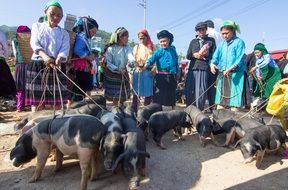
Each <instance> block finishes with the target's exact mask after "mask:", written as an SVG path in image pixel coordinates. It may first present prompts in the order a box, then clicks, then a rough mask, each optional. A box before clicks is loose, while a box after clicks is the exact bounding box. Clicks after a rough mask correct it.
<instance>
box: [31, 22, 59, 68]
mask: <svg viewBox="0 0 288 190" xmlns="http://www.w3.org/2000/svg"><path fill="white" fill-rule="evenodd" d="M40 25H41V24H40V23H34V24H33V25H32V30H31V38H30V46H31V48H32V50H33V52H34V53H35V54H36V55H39V56H40V57H41V58H42V59H43V61H44V63H45V64H46V65H49V64H50V63H54V61H55V60H54V59H53V58H51V57H49V56H48V55H47V53H46V52H45V51H44V49H43V47H42V46H41V44H40V41H39V39H38V35H39V33H40V31H39V27H40Z"/></svg>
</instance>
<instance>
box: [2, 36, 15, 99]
mask: <svg viewBox="0 0 288 190" xmlns="http://www.w3.org/2000/svg"><path fill="white" fill-rule="evenodd" d="M8 54H9V53H8V42H7V38H6V36H5V34H4V33H2V32H1V31H0V96H2V97H5V98H9V99H14V98H15V95H16V86H15V82H14V79H13V76H12V74H11V71H10V68H9V66H8V64H7V62H6V59H7V58H8Z"/></svg>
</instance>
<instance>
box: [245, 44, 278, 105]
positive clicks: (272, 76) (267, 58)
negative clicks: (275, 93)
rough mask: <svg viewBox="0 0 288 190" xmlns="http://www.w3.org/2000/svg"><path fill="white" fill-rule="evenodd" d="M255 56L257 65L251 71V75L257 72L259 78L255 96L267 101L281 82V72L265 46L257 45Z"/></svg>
mask: <svg viewBox="0 0 288 190" xmlns="http://www.w3.org/2000/svg"><path fill="white" fill-rule="evenodd" d="M254 54H255V56H256V64H255V66H254V67H253V68H251V70H250V73H251V72H254V71H255V72H256V76H255V77H257V78H256V81H257V84H256V88H255V91H254V96H255V97H260V98H264V99H266V98H269V97H270V94H271V93H272V90H273V87H274V85H275V84H276V83H277V82H278V81H279V80H281V71H280V69H279V67H278V65H277V64H276V62H275V61H274V59H273V58H272V56H271V55H270V54H269V52H268V50H267V49H266V47H265V45H264V44H262V43H258V44H256V45H255V46H254Z"/></svg>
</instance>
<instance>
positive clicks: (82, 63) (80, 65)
mask: <svg viewBox="0 0 288 190" xmlns="http://www.w3.org/2000/svg"><path fill="white" fill-rule="evenodd" d="M72 64H73V67H74V69H75V70H79V71H84V70H85V69H86V68H87V65H88V61H87V60H86V59H74V60H72Z"/></svg>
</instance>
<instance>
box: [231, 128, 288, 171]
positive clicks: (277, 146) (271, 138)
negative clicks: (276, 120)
mask: <svg viewBox="0 0 288 190" xmlns="http://www.w3.org/2000/svg"><path fill="white" fill-rule="evenodd" d="M286 140H287V135H286V132H285V130H284V129H283V128H282V127H281V126H280V125H261V126H258V127H255V128H253V129H249V130H248V131H247V132H246V134H245V135H244V137H243V138H242V139H240V140H239V141H238V142H237V143H236V145H235V146H237V145H238V144H239V143H240V150H241V153H242V155H243V157H244V159H245V161H244V163H250V162H252V161H253V160H255V159H256V167H257V168H260V167H261V163H262V160H263V157H264V155H265V152H271V151H277V150H279V151H280V152H281V151H283V150H285V149H286V144H285V141H286Z"/></svg>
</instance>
